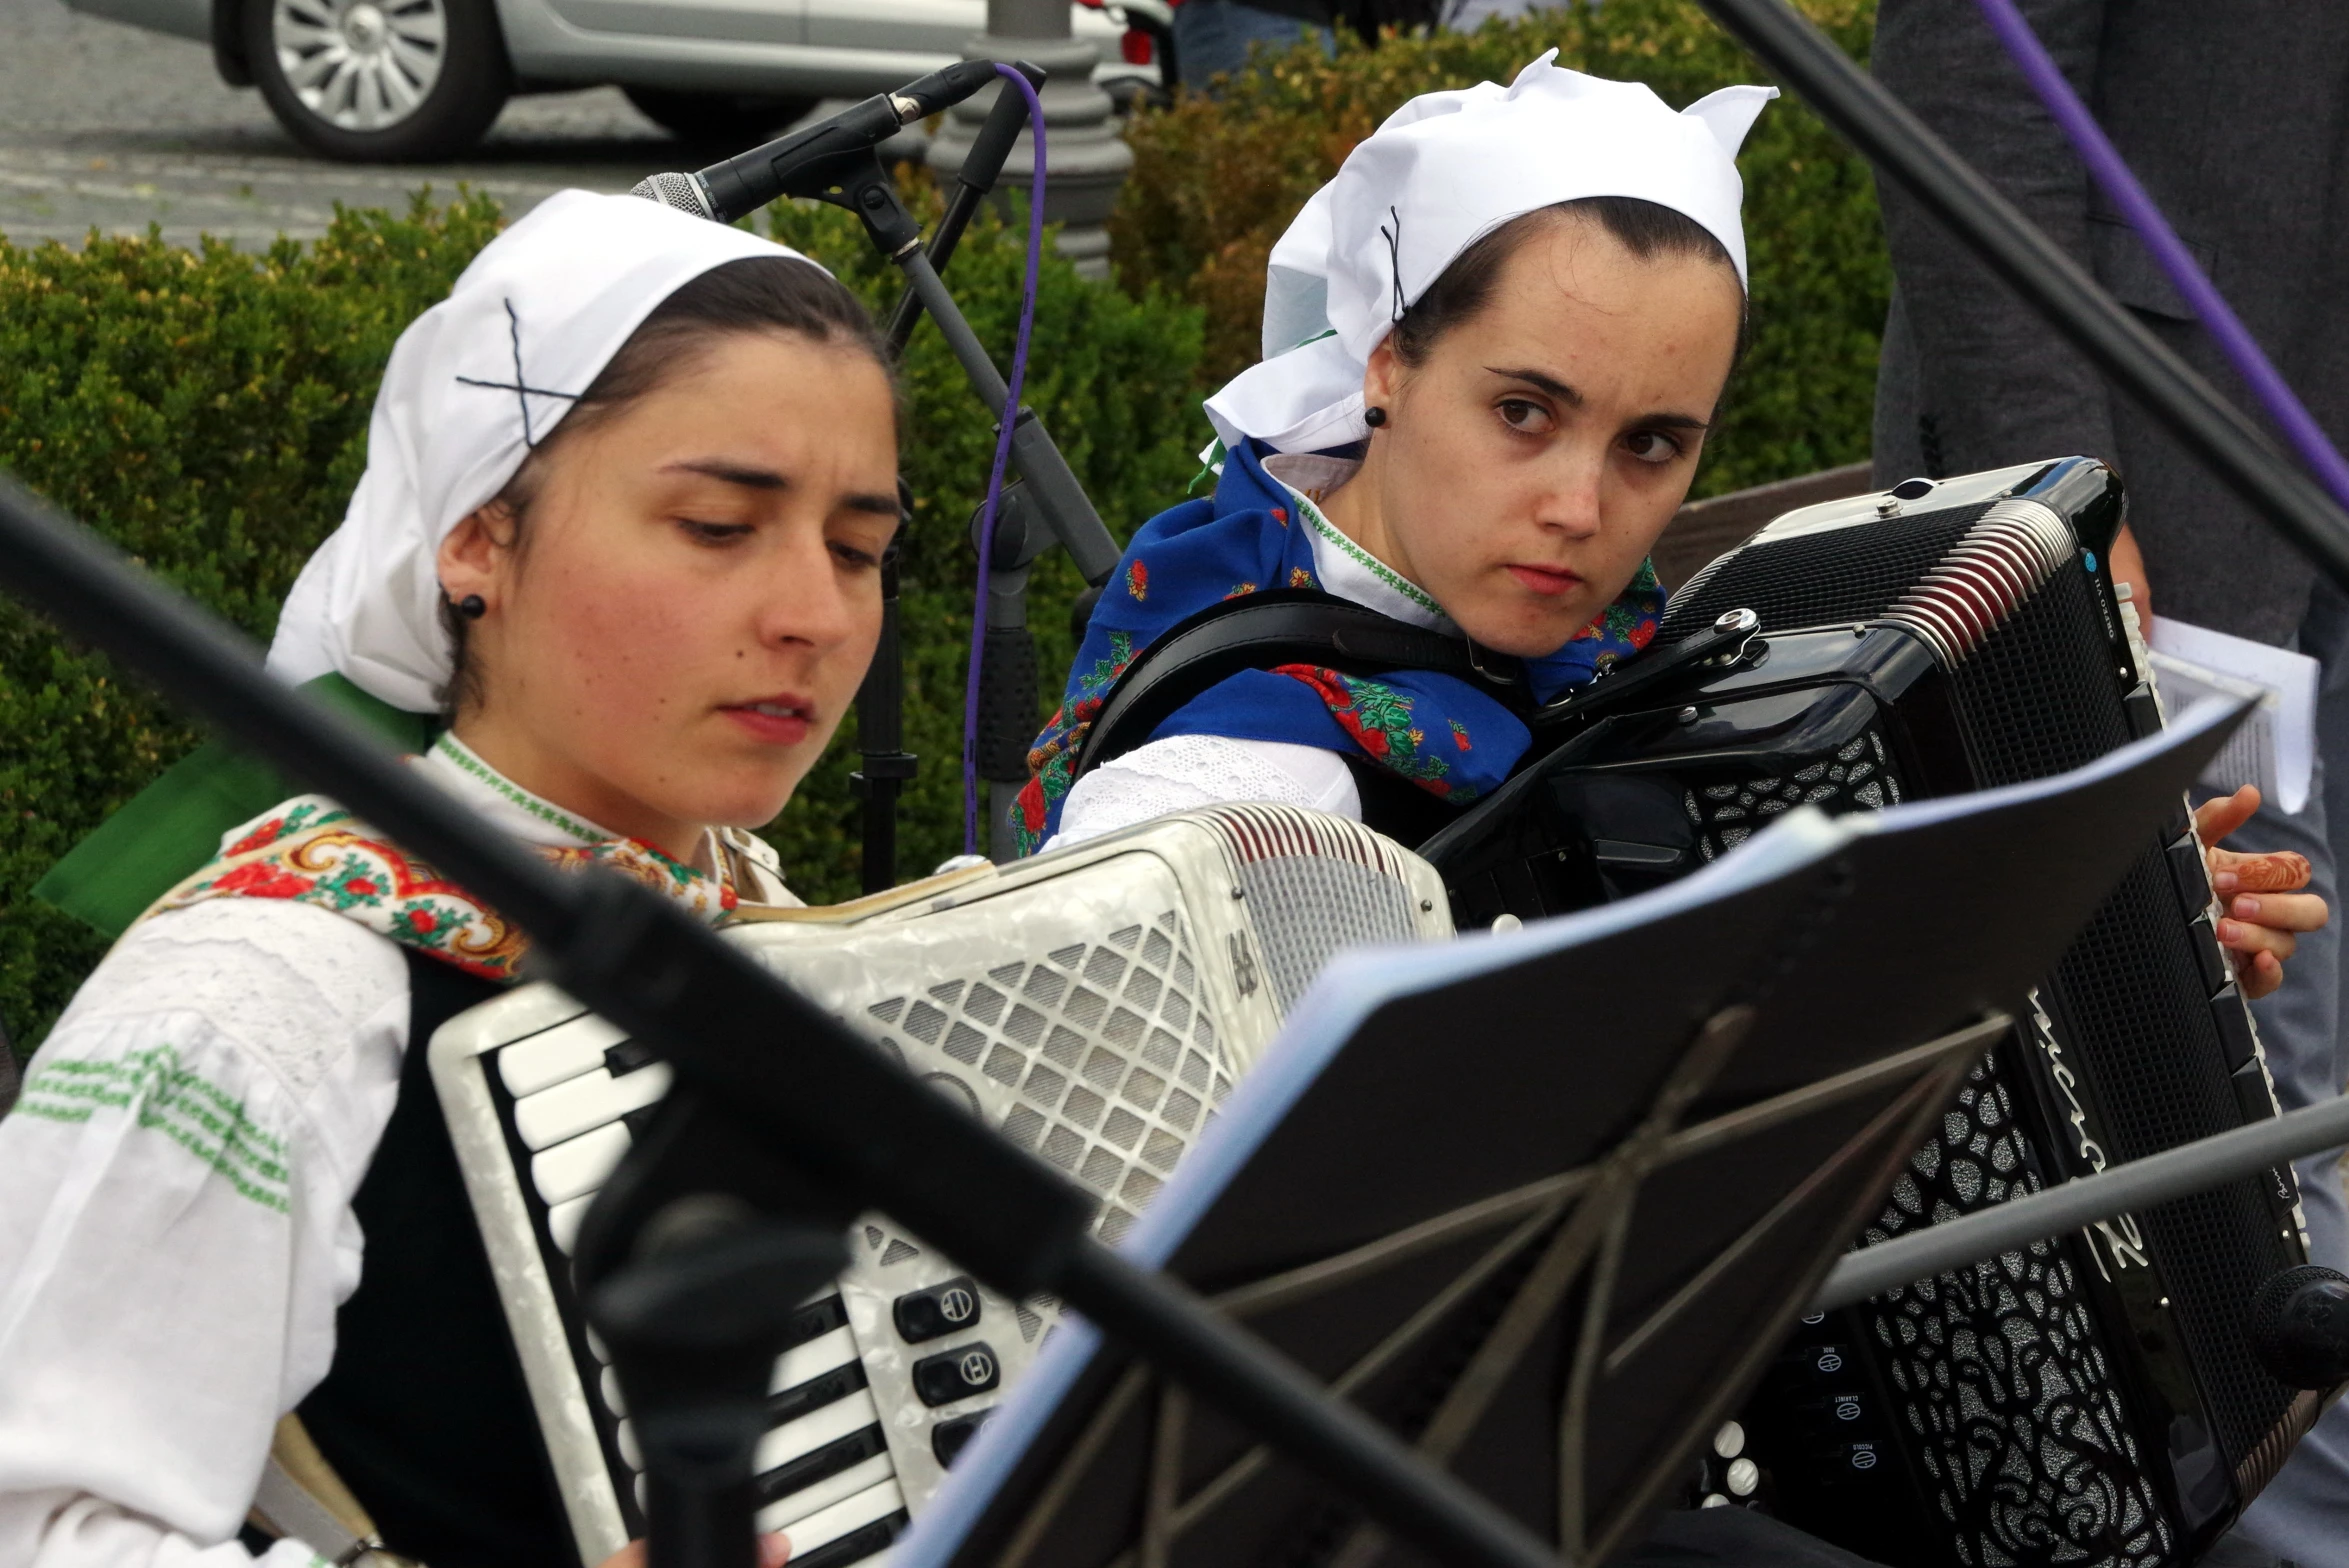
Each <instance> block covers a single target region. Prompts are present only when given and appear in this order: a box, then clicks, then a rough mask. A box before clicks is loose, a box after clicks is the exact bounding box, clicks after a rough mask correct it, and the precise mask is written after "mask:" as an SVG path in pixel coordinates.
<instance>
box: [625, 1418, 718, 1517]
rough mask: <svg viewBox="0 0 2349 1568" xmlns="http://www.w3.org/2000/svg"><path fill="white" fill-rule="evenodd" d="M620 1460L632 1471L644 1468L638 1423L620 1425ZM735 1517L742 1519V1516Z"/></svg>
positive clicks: (628, 1422)
mask: <svg viewBox="0 0 2349 1568" xmlns="http://www.w3.org/2000/svg"><path fill="white" fill-rule="evenodd" d="M620 1459H621V1462H622V1463H624V1464H625V1465H627V1466H628V1468H629V1469H631V1470H642V1469H643V1468H644V1455H643V1454H642V1453H640V1452H639V1451H638V1450H637V1447H636V1423H635V1422H633V1421H623V1422H621V1423H620ZM735 1517H736V1518H740V1517H741V1515H739V1514H737V1515H736V1516H735Z"/></svg>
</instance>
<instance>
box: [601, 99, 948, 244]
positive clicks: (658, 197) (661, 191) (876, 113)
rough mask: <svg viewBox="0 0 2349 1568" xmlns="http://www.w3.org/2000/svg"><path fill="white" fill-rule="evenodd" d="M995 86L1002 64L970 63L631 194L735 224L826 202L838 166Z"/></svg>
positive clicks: (660, 177)
mask: <svg viewBox="0 0 2349 1568" xmlns="http://www.w3.org/2000/svg"><path fill="white" fill-rule="evenodd" d="M994 80H995V62H994V61H992V60H963V61H960V62H958V63H956V64H954V65H950V66H948V67H947V68H946V69H945V70H943V71H932V72H931V73H930V74H929V75H927V76H925V77H923V78H922V79H921V80H919V81H915V82H908V83H906V84H905V85H904V86H903V87H900V88H898V89H897V91H895V92H893V93H878V94H875V95H874V96H873V97H871V98H867V99H866V100H865V101H864V102H863V103H860V104H857V105H855V106H854V107H852V108H847V109H843V110H841V111H840V113H838V114H836V115H834V116H832V118H830V119H829V120H825V121H823V122H822V123H820V124H817V125H811V126H809V127H808V128H807V129H806V130H804V131H794V132H793V133H792V134H790V135H789V136H785V137H781V138H779V139H778V140H775V141H771V142H769V143H767V144H766V145H765V146H764V147H754V148H752V149H751V150H750V151H749V152H746V153H741V154H738V155H737V156H735V157H732V158H728V159H727V160H726V161H725V162H723V163H713V164H711V165H710V166H709V167H708V168H706V169H703V170H702V171H701V172H700V173H698V174H676V173H671V174H656V175H653V176H651V177H650V178H649V179H645V180H642V181H640V182H638V184H637V186H636V188H635V189H634V190H632V191H630V192H629V193H628V194H630V195H631V196H642V197H644V198H646V199H647V200H650V201H657V202H661V203H663V204H665V205H667V206H671V207H675V208H677V209H678V210H679V211H681V212H689V213H691V214H693V216H695V217H697V218H709V219H712V220H714V221H716V222H719V223H732V222H733V221H734V220H735V219H737V218H739V217H742V216H743V215H744V214H746V213H752V212H756V211H758V210H759V209H760V208H761V207H764V206H765V205H766V204H767V203H769V202H771V201H773V200H775V199H776V198H777V197H779V196H816V195H819V194H821V193H822V192H823V190H824V189H825V187H826V186H828V185H830V184H831V183H833V174H834V169H835V160H836V159H839V158H842V157H844V156H852V155H854V154H856V153H860V152H865V151H869V150H870V149H872V148H873V147H876V146H878V145H879V144H880V143H882V142H883V141H886V140H887V139H888V138H889V137H891V136H894V135H895V134H896V133H897V131H898V129H899V128H900V127H902V126H907V125H911V124H912V123H913V122H914V121H916V120H921V119H926V118H928V117H929V116H931V115H933V114H936V113H938V112H939V111H940V110H942V109H946V108H949V107H951V106H953V105H955V104H958V103H960V102H962V101H963V100H964V99H965V98H968V97H969V96H970V95H971V94H973V93H975V92H977V91H978V90H979V89H980V88H982V87H984V86H986V85H987V84H988V83H989V82H992V81H994Z"/></svg>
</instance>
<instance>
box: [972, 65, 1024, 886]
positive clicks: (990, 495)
mask: <svg viewBox="0 0 2349 1568" xmlns="http://www.w3.org/2000/svg"><path fill="white" fill-rule="evenodd" d="M995 74H996V75H998V76H1000V77H1002V78H1003V79H1004V80H1005V81H1007V82H1009V83H1011V84H1012V85H1013V86H1014V87H1016V88H1018V89H1019V92H1020V96H1021V97H1023V98H1025V99H1027V100H1028V130H1029V132H1030V135H1031V139H1032V140H1033V141H1034V142H1035V144H1036V173H1035V175H1034V177H1033V178H1032V179H1031V180H1030V181H1029V184H1028V276H1027V282H1026V284H1025V286H1024V288H1023V289H1022V291H1021V293H1020V330H1019V336H1018V337H1017V338H1015V339H1014V340H1013V342H1012V347H1011V375H1010V377H1009V378H1008V379H1007V380H1006V382H1005V387H1006V388H1007V390H1006V391H1005V392H1004V394H1003V419H1002V425H1003V428H1002V429H1001V430H1000V431H999V432H997V434H996V437H995V467H994V469H993V471H992V472H990V473H989V474H988V476H987V506H986V510H985V511H984V512H983V513H982V514H981V515H980V519H979V596H978V599H977V602H976V603H974V604H973V605H972V607H971V672H970V676H969V678H968V679H967V680H966V681H965V682H964V683H963V686H964V689H963V701H962V852H963V853H964V854H966V855H976V854H978V853H979V852H980V850H979V671H980V668H981V666H982V665H983V664H984V662H985V660H986V655H987V578H988V566H989V564H990V562H991V561H992V560H993V558H994V555H995V511H996V508H997V507H999V506H1000V505H1002V503H1003V470H1004V468H1005V466H1006V465H1007V464H1009V463H1010V461H1011V427H1012V423H1013V421H1014V420H1016V419H1018V418H1019V412H1020V387H1021V384H1022V383H1023V382H1025V381H1026V380H1027V379H1028V335H1029V334H1030V332H1032V331H1033V330H1034V328H1035V325H1036V271H1037V269H1038V268H1039V267H1040V266H1042V265H1043V261H1044V104H1043V102H1042V100H1040V99H1039V98H1037V96H1036V89H1035V87H1034V86H1032V85H1031V84H1030V83H1029V81H1028V79H1027V78H1026V77H1024V76H1022V75H1020V73H1019V72H1017V71H1015V70H1013V69H1012V68H1011V67H1010V66H1008V65H997V66H996V67H995Z"/></svg>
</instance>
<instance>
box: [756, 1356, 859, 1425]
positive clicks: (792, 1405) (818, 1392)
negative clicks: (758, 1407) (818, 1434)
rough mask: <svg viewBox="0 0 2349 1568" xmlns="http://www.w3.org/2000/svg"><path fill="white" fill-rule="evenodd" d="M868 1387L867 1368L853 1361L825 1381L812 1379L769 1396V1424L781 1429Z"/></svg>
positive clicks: (818, 1378)
mask: <svg viewBox="0 0 2349 1568" xmlns="http://www.w3.org/2000/svg"><path fill="white" fill-rule="evenodd" d="M864 1386H865V1364H864V1363H863V1362H862V1361H851V1362H850V1363H849V1364H848V1365H846V1366H844V1367H835V1368H833V1369H832V1370H831V1371H829V1372H827V1373H825V1374H824V1375H823V1376H822V1377H812V1378H809V1379H808V1380H807V1381H806V1382H804V1383H801V1384H800V1385H798V1386H797V1387H795V1388H787V1389H785V1390H783V1392H781V1393H780V1394H770V1395H768V1396H767V1424H768V1425H769V1426H781V1425H782V1424H783V1423H784V1422H786V1421H796V1420H798V1419H799V1418H800V1417H801V1416H804V1415H806V1414H807V1413H808V1412H809V1411H811V1410H821V1409H822V1408H823V1407H824V1406H826V1405H828V1404H831V1403H832V1402H833V1401H835V1400H840V1399H846V1398H847V1397H848V1396H849V1395H851V1394H853V1393H855V1392H856V1391H857V1390H858V1389H860V1388H863V1387H864Z"/></svg>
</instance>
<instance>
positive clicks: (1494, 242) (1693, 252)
mask: <svg viewBox="0 0 2349 1568" xmlns="http://www.w3.org/2000/svg"><path fill="white" fill-rule="evenodd" d="M1562 216H1579V217H1586V218H1589V219H1591V220H1593V221H1594V222H1596V223H1597V224H1598V225H1599V227H1600V228H1602V229H1605V230H1606V231H1607V232H1608V233H1609V234H1611V235H1613V236H1614V237H1615V239H1616V241H1617V242H1618V243H1620V244H1621V245H1622V246H1623V248H1624V249H1625V250H1628V251H1630V252H1631V253H1632V254H1633V255H1634V256H1637V257H1638V258H1639V259H1640V260H1642V261H1651V260H1653V259H1655V258H1656V257H1658V256H1693V257H1696V258H1698V259H1700V260H1704V261H1717V262H1719V263H1720V264H1721V265H1722V266H1724V267H1734V265H1735V264H1734V263H1733V262H1732V261H1731V260H1730V257H1729V252H1728V250H1727V249H1726V248H1725V247H1724V246H1723V245H1722V244H1721V242H1720V241H1719V240H1718V239H1715V238H1714V237H1713V235H1712V233H1711V231H1709V230H1708V229H1706V228H1705V227H1704V225H1702V224H1700V223H1698V222H1697V221H1696V220H1695V219H1694V218H1692V217H1690V216H1688V214H1686V213H1684V212H1677V211H1675V210H1673V209H1672V208H1670V207H1665V206H1660V205H1658V204H1657V203H1655V202H1652V201H1642V200H1641V199H1640V198H1638V197H1636V196H1584V197H1581V198H1580V199H1578V200H1575V201H1562V202H1558V203H1557V204H1555V205H1553V206H1548V207H1537V208H1535V209H1534V210H1533V211H1531V212H1528V213H1524V214H1522V215H1520V216H1518V217H1515V218H1512V219H1510V220H1509V221H1508V222H1507V223H1504V224H1502V225H1501V226H1500V227H1499V228H1497V229H1495V230H1493V231H1492V232H1491V233H1489V234H1487V235H1485V236H1483V237H1482V238H1481V239H1479V240H1477V241H1476V242H1475V243H1474V244H1472V245H1470V246H1469V247H1468V248H1467V249H1466V250H1464V251H1462V252H1461V253H1460V254H1459V255H1458V256H1456V257H1454V258H1453V260H1452V264H1451V265H1450V266H1449V267H1446V268H1445V269H1444V271H1443V275H1442V276H1441V277H1439V278H1437V279H1436V280H1435V282H1433V283H1431V284H1429V285H1428V286H1427V291H1426V292H1425V293H1423V294H1421V295H1420V296H1419V298H1418V299H1417V300H1415V301H1413V302H1412V304H1411V306H1410V308H1409V309H1407V310H1405V311H1404V312H1403V315H1402V319H1401V320H1399V321H1397V322H1396V323H1395V333H1394V342H1395V357H1396V358H1398V359H1400V360H1401V361H1402V362H1403V363H1404V364H1405V365H1406V366H1409V367H1411V368H1413V369H1416V368H1418V367H1419V366H1420V365H1421V364H1423V363H1425V361H1426V359H1427V356H1428V353H1429V351H1430V350H1431V349H1433V348H1434V347H1435V344H1436V340H1437V339H1438V338H1440V337H1442V336H1443V335H1444V334H1445V333H1447V332H1449V331H1451V330H1452V329H1453V328H1454V327H1457V326H1459V325H1460V324H1461V323H1462V322H1465V321H1467V320H1468V319H1470V318H1471V317H1473V316H1474V315H1476V314H1477V312H1479V311H1481V310H1483V309H1484V308H1485V306H1487V305H1489V304H1491V303H1492V297H1493V290H1494V288H1495V287H1497V286H1498V285H1499V283H1500V280H1501V269H1502V268H1503V267H1505V266H1507V265H1508V263H1509V258H1510V257H1512V256H1514V255H1516V254H1517V252H1518V251H1519V250H1521V249H1523V248H1524V246H1525V244H1526V242H1527V241H1528V240H1530V239H1532V238H1533V237H1534V236H1535V235H1536V234H1538V233H1540V232H1541V231H1542V230H1543V229H1545V228H1547V227H1549V226H1550V225H1551V224H1553V223H1555V222H1557V221H1558V220H1559V218H1560V217H1562ZM1743 293H1744V290H1743V289H1742V288H1740V290H1739V294H1740V296H1741V299H1742V296H1743ZM1747 316H1748V313H1747V310H1746V308H1745V306H1744V305H1743V304H1742V303H1741V304H1740V305H1739V307H1738V313H1737V347H1736V349H1735V351H1734V352H1733V354H1732V356H1731V358H1730V364H1731V366H1732V367H1733V368H1734V367H1735V365H1736V364H1737V361H1738V360H1740V359H1743V358H1744V357H1745V345H1746V339H1747V337H1748V335H1749V334H1748V320H1747Z"/></svg>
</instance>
